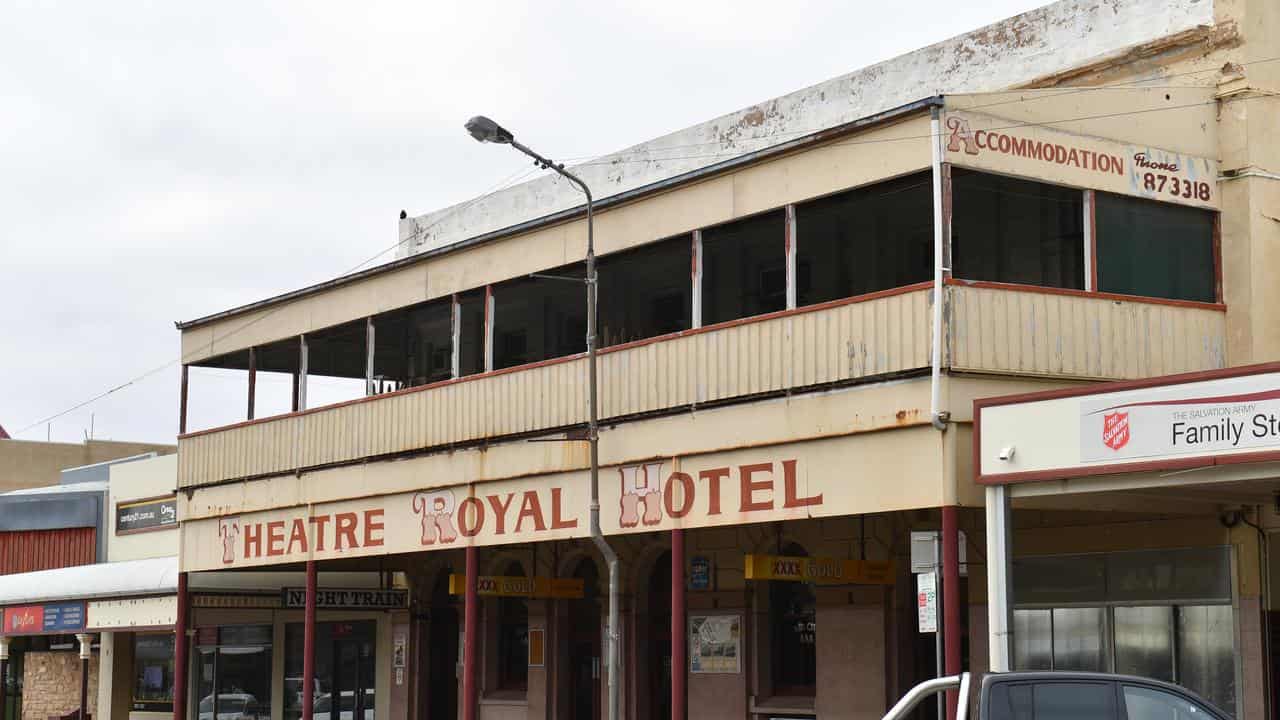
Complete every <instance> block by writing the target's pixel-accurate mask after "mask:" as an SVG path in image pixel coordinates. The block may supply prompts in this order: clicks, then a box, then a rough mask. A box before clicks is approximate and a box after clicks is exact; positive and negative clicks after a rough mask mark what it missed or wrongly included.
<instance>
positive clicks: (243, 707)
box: [199, 693, 259, 720]
mask: <svg viewBox="0 0 1280 720" xmlns="http://www.w3.org/2000/svg"><path fill="white" fill-rule="evenodd" d="M258 713H259V708H258V699H257V698H256V697H254V696H252V695H250V694H248V693H219V694H218V717H217V718H214V717H213V695H206V696H204V697H203V698H202V699H201V700H200V709H199V720H258Z"/></svg>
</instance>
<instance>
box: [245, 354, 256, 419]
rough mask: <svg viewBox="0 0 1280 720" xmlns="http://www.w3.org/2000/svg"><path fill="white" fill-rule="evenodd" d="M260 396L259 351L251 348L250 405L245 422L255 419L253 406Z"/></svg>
mask: <svg viewBox="0 0 1280 720" xmlns="http://www.w3.org/2000/svg"><path fill="white" fill-rule="evenodd" d="M257 395H258V349H257V348H249V403H248V409H247V410H246V411H245V414H244V415H245V418H244V419H245V420H252V419H253V406H254V405H256V404H257V403H256V402H255V400H256V398H257Z"/></svg>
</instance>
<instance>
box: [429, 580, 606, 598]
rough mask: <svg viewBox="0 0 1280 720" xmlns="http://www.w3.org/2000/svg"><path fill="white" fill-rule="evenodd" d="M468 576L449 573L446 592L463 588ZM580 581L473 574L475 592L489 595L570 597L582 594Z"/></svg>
mask: <svg viewBox="0 0 1280 720" xmlns="http://www.w3.org/2000/svg"><path fill="white" fill-rule="evenodd" d="M466 587H467V576H466V575H450V576H449V594H450V595H462V594H463V593H465V592H466ZM582 593H583V583H582V580H581V579H575V578H549V577H523V576H518V575H516V576H512V575H481V576H479V577H477V578H476V594H477V595H487V596H489V597H527V598H553V599H557V600H572V599H576V598H580V597H582Z"/></svg>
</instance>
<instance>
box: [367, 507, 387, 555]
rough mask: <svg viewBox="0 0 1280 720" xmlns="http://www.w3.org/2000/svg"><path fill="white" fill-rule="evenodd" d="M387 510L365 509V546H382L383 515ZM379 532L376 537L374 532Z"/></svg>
mask: <svg viewBox="0 0 1280 720" xmlns="http://www.w3.org/2000/svg"><path fill="white" fill-rule="evenodd" d="M385 512H386V511H385V510H382V509H378V510H365V511H364V546H365V547H381V546H382V516H383V514H384V513H385ZM375 532H376V533H378V536H377V537H374V536H373V534H374V533H375Z"/></svg>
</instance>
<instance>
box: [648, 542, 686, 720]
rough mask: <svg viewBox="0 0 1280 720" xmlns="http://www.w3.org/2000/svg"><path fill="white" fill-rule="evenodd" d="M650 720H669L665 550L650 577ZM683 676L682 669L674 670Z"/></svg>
mask: <svg viewBox="0 0 1280 720" xmlns="http://www.w3.org/2000/svg"><path fill="white" fill-rule="evenodd" d="M648 586H649V613H648V619H649V628H648V636H649V637H648V644H649V648H648V649H649V652H648V662H647V667H645V668H643V671H645V672H647V674H648V677H649V682H648V685H649V717H650V718H652V719H653V720H667V719H668V718H670V717H671V672H672V667H671V551H670V550H664V551H663V552H662V554H661V555H659V556H658V558H657V559H656V560H654V563H653V569H652V570H651V571H650V573H649V582H648ZM675 670H676V672H683V671H684V668H676V669H675Z"/></svg>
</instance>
